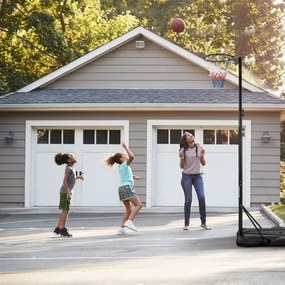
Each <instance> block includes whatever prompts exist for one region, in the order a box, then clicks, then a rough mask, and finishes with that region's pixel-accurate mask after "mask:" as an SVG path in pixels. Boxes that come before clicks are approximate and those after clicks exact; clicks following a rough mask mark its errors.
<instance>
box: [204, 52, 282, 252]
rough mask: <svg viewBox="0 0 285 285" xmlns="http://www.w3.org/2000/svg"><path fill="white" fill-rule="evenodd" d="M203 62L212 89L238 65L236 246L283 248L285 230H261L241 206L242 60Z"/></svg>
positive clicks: (214, 57)
mask: <svg viewBox="0 0 285 285" xmlns="http://www.w3.org/2000/svg"><path fill="white" fill-rule="evenodd" d="M205 60H206V61H207V63H208V69H209V72H210V74H209V76H210V77H211V78H212V84H213V87H214V88H217V87H218V88H223V87H224V81H225V78H226V76H227V70H228V68H229V66H230V64H232V63H235V62H237V63H238V83H239V99H238V114H239V118H238V188H239V197H238V232H237V239H236V244H237V245H239V246H247V247H249V246H285V228H283V227H273V228H262V227H261V226H260V225H259V224H258V222H257V221H256V220H255V219H254V218H253V217H252V215H251V214H250V213H249V212H248V211H247V210H246V208H245V207H244V205H243V174H242V172H243V160H242V156H243V155H242V133H243V132H242V126H243V124H242V117H243V114H244V111H243V108H242V58H241V57H240V56H232V55H229V54H221V53H219V54H209V55H207V56H206V58H205ZM243 213H245V214H246V215H247V217H248V218H249V220H250V221H251V223H252V224H253V226H254V228H243Z"/></svg>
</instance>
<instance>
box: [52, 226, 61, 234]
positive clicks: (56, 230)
mask: <svg viewBox="0 0 285 285" xmlns="http://www.w3.org/2000/svg"><path fill="white" fill-rule="evenodd" d="M53 233H54V234H55V235H59V233H60V228H59V227H56V228H55V229H54V231H53Z"/></svg>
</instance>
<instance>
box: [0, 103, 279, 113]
mask: <svg viewBox="0 0 285 285" xmlns="http://www.w3.org/2000/svg"><path fill="white" fill-rule="evenodd" d="M243 107H244V110H246V111H258V112H260V111H262V112H271V111H280V112H284V104H244V106H243ZM1 109H2V110H5V111H8V112H15V111H16V112H20V111H25V112H28V111H29V112H33V111H34V112H36V111H39V110H40V111H42V110H43V109H44V110H45V111H74V110H75V109H76V111H150V110H151V111H189V110H195V111H209V110H211V111H236V110H237V104H199V103H197V104H194V103H189V104H185V103H183V104H180V103H157V104H156V105H154V104H152V103H134V104H131V103H124V104H122V103H110V104H93V103H90V104H73V103H71V104H4V105H1V104H0V110H1Z"/></svg>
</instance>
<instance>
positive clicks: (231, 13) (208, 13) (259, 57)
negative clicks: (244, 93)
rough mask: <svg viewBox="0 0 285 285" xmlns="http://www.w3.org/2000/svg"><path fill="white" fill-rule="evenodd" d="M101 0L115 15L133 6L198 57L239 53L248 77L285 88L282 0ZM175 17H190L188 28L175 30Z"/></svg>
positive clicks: (160, 31) (148, 24)
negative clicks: (173, 29)
mask: <svg viewBox="0 0 285 285" xmlns="http://www.w3.org/2000/svg"><path fill="white" fill-rule="evenodd" d="M101 2H102V5H103V7H104V9H109V10H110V11H111V12H110V14H111V15H116V13H121V12H122V11H126V10H129V11H130V12H131V14H132V15H134V16H136V17H137V18H138V19H139V21H140V23H141V25H143V26H145V27H146V28H148V29H151V30H153V31H154V32H156V33H157V34H159V35H161V36H163V37H165V38H167V39H169V40H171V41H173V42H175V43H177V44H178V45H180V46H182V47H184V48H186V49H187V50H189V51H191V52H193V53H194V54H196V55H198V56H200V57H205V55H207V54H210V53H228V54H231V55H237V56H241V57H243V59H244V67H245V68H244V74H243V77H244V78H245V79H247V80H248V81H250V82H251V83H253V84H256V85H259V86H260V87H261V88H265V89H271V90H275V91H278V92H279V93H280V94H281V93H282V90H283V92H284V90H285V86H284V81H285V72H284V66H285V62H284V57H285V51H284V36H285V35H284V31H285V27H284V23H285V14H284V11H285V4H284V3H283V1H282V0H264V1H261V0H253V1H248V0H240V1H236V0H219V1H217V0H195V1H194V0H192V1H191V0H176V1H175V0H156V1H151V0H138V1H133V0H124V1H111V0H105V1H101ZM261 2H262V3H261ZM176 17H180V18H182V19H183V20H184V21H185V22H186V25H187V27H186V30H185V32H184V33H181V34H175V33H173V32H172V31H171V30H170V23H171V21H172V19H173V18H176Z"/></svg>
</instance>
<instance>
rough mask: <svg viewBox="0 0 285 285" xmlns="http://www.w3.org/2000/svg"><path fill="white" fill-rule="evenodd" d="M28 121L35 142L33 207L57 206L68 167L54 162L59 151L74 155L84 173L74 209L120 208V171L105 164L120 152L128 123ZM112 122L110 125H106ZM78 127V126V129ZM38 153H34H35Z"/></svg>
mask: <svg viewBox="0 0 285 285" xmlns="http://www.w3.org/2000/svg"><path fill="white" fill-rule="evenodd" d="M62 123H63V122H51V121H50V122H49V121H47V122H40V121H38V122H28V127H27V129H29V130H30V132H29V133H30V138H31V140H32V143H31V145H33V147H32V148H31V151H30V154H29V157H30V160H29V162H28V163H29V164H30V166H31V167H30V168H29V169H31V172H30V173H29V174H28V175H29V177H31V179H30V187H29V188H27V189H31V192H30V195H29V197H30V199H29V201H28V202H29V203H31V205H32V206H57V205H58V199H59V198H58V195H59V194H58V193H59V188H60V187H61V185H62V181H63V175H64V170H65V166H66V165H62V166H58V165H56V164H55V162H54V155H55V154H56V153H57V152H71V153H73V154H74V155H75V157H76V159H77V163H76V164H75V169H76V171H78V172H80V171H81V172H82V173H83V176H84V181H81V180H78V181H77V183H76V185H75V189H74V193H73V199H72V205H73V206H118V205H120V201H119V200H118V195H117V187H118V184H119V175H118V172H117V168H116V167H114V168H111V169H109V168H108V167H106V165H105V164H104V158H105V156H106V154H108V153H113V152H116V151H121V141H122V138H123V136H124V134H125V129H126V128H127V127H128V125H127V123H126V122H125V123H122V122H106V121H105V122H98V121H96V122H93V123H92V121H89V122H88V124H87V123H85V125H84V126H81V125H83V124H84V122H80V121H74V122H64V124H62ZM107 123H109V124H110V125H107ZM76 125H77V126H76ZM33 150H35V151H33Z"/></svg>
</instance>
